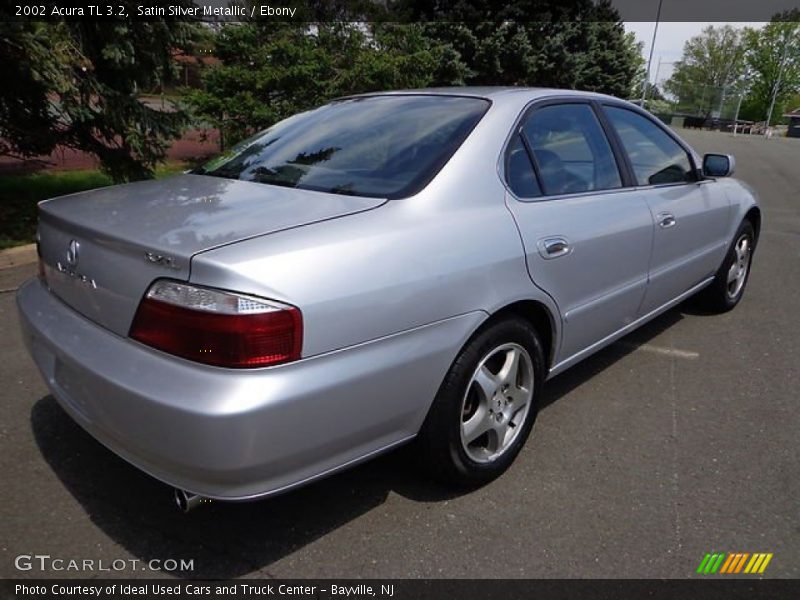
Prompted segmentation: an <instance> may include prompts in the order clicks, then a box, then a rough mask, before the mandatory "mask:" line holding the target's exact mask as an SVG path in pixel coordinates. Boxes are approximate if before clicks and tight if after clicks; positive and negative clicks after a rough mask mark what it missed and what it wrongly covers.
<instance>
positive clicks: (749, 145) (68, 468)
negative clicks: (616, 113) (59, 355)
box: [0, 130, 800, 578]
mask: <svg viewBox="0 0 800 600" xmlns="http://www.w3.org/2000/svg"><path fill="white" fill-rule="evenodd" d="M679 133H681V134H682V135H684V137H685V138H686V139H687V140H688V141H689V142H690V143H693V144H694V145H695V147H696V148H697V149H698V150H699V151H701V152H703V151H712V150H716V151H722V152H730V153H733V154H735V155H736V158H737V162H738V173H737V175H738V176H739V177H741V178H742V179H744V180H745V181H747V182H748V183H750V184H751V185H752V186H753V187H754V188H755V189H756V191H757V192H758V194H759V196H760V198H761V201H762V206H763V226H762V232H761V240H760V243H759V246H758V250H757V252H756V255H755V258H754V264H753V272H752V276H751V278H750V282H749V286H748V289H747V291H746V293H745V296H744V299H743V301H742V302H741V304H740V305H739V306H738V307H737V308H736V310H734V311H732V312H730V313H728V314H725V315H721V316H712V315H706V314H703V313H702V312H701V311H699V310H697V309H696V308H695V307H694V306H693V305H692V304H691V303H687V304H684V305H682V306H680V307H678V308H677V309H674V310H672V311H670V312H668V313H666V314H665V315H663V316H661V317H660V318H658V319H657V320H655V321H653V322H651V323H650V324H648V325H647V326H645V327H644V328H643V329H641V330H639V331H637V332H635V333H633V334H631V335H630V336H628V337H626V338H624V339H623V340H621V341H620V342H618V343H616V344H614V345H613V346H612V347H610V348H608V349H606V350H604V351H602V352H600V353H599V354H596V355H595V356H594V357H592V358H590V359H588V360H586V361H585V362H583V363H582V364H580V365H578V366H576V367H575V368H573V369H571V370H570V371H567V372H566V373H564V374H563V375H561V376H559V377H557V378H555V379H554V380H553V381H551V382H550V384H549V388H548V390H547V393H546V397H545V406H544V408H543V410H542V412H541V413H540V415H539V418H538V420H537V422H536V426H535V428H534V431H533V434H532V436H531V438H530V440H529V441H528V444H527V446H526V447H525V448H524V450H523V451H522V453H521V455H520V456H519V458H518V460H517V462H516V463H515V464H514V466H513V467H512V468H511V469H510V471H509V472H508V473H507V474H505V475H504V476H503V477H502V478H500V479H499V480H497V481H496V482H494V483H492V484H491V485H488V486H486V487H484V488H482V489H480V490H477V491H473V492H470V493H465V494H454V493H452V492H451V491H449V490H447V489H445V488H442V487H439V486H437V485H434V484H432V483H430V482H429V481H427V480H425V479H423V478H421V477H419V476H418V475H417V474H416V473H415V471H414V467H413V463H412V461H411V460H410V458H409V456H408V454H407V453H406V452H404V451H399V452H395V453H393V454H390V455H387V456H384V457H382V458H379V459H377V460H375V461H372V462H370V463H367V464H365V465H363V466H360V467H358V468H355V469H353V470H350V471H348V472H345V473H343V474H340V475H337V476H334V477H332V478H329V479H327V480H324V481H322V482H319V483H317V484H314V485H312V486H310V487H307V488H305V489H301V490H299V491H296V492H292V493H290V494H287V495H284V496H281V497H278V498H275V499H272V500H266V501H262V502H256V503H249V504H211V505H208V506H203V507H201V508H200V509H198V510H196V511H194V512H192V513H190V514H188V515H183V514H181V513H179V512H178V511H177V509H176V508H175V507H174V505H173V503H172V495H171V490H170V488H168V487H167V486H165V485H163V484H161V483H159V482H157V481H155V480H153V479H151V478H150V477H148V476H146V475H144V474H142V473H140V472H139V471H137V470H136V469H134V468H133V467H131V466H129V465H128V464H127V463H125V462H124V461H122V460H121V459H119V458H117V457H116V456H114V455H113V454H112V453H111V452H109V451H108V450H106V449H105V448H104V447H103V446H101V445H100V444H99V443H97V442H95V441H94V440H93V439H92V438H91V437H90V436H89V435H87V434H86V433H84V431H83V430H82V429H81V428H80V427H78V426H77V425H75V424H74V423H73V422H72V421H71V420H70V418H69V417H68V416H67V415H66V414H65V413H64V412H63V411H62V410H61V409H60V408H59V407H58V405H57V404H56V402H55V401H54V400H53V398H52V397H51V396H50V395H49V394H48V392H47V389H46V388H45V385H44V384H43V382H42V380H41V378H40V377H39V374H38V372H37V371H36V368H35V367H34V365H33V363H32V361H31V360H30V358H29V357H28V355H27V354H26V352H25V351H24V348H23V346H22V342H21V339H20V334H19V331H18V323H17V316H16V309H15V305H14V294H13V292H9V291H3V292H0V411H1V412H0V415H1V418H0V443H1V444H2V446H0V448H1V449H2V452H0V481H2V483H3V485H0V544H1V546H0V577H42V576H46V577H106V576H125V577H152V576H154V575H156V576H163V577H174V576H181V577H183V576H190V577H193V578H206V577H212V578H217V577H223V578H229V577H281V578H286V577H336V578H339V577H342V578H343V577H369V578H371V577H405V578H411V577H470V578H473V577H474V578H515V577H583V578H592V577H600V578H604V577H608V578H612V577H613V578H627V577H635V578H685V577H697V575H695V569H696V568H697V566H698V564H699V563H700V561H701V560H702V558H703V556H704V555H705V554H706V553H708V552H749V553H753V552H769V553H773V554H774V556H773V558H772V561H771V562H770V564H769V566H768V568H767V569H766V571H765V573H764V575H763V577H800V477H799V475H800V453H799V452H798V442H799V441H800V416H799V414H800V413H799V412H798V382H800V373H799V372H798V371H799V369H798V367H799V366H800V317H799V315H800V140H789V139H771V140H765V139H762V138H756V137H749V136H739V137H737V138H733V137H732V136H730V135H728V134H722V133H710V132H688V131H685V130H681V131H680V132H679ZM34 271H35V265H27V266H23V267H14V268H10V269H5V270H1V271H0V290H8V289H13V288H14V287H16V286H17V285H18V284H19V283H20V282H21V281H23V280H24V279H26V278H27V277H30V276H32V275H33V274H34ZM201 443H202V442H201ZM37 554H38V555H50V556H51V557H52V558H61V559H66V560H69V559H76V560H84V559H91V560H100V559H102V560H103V561H104V563H103V564H104V566H105V567H106V568H111V566H112V561H117V562H115V563H113V565H116V566H120V565H123V564H124V565H125V566H124V567H123V568H121V569H119V570H111V571H97V570H93V571H87V572H80V571H71V570H63V571H56V570H53V569H52V568H48V569H47V570H45V571H44V572H42V571H40V570H39V569H38V568H36V565H34V568H32V569H31V570H22V571H21V570H18V569H17V568H16V567H15V558H16V557H17V556H19V555H37ZM151 559H158V560H162V561H164V560H166V559H175V560H178V561H179V560H180V559H184V560H192V561H193V570H191V571H184V572H179V573H166V572H161V573H153V572H152V571H148V570H146V566H145V564H146V561H149V560H151ZM136 561H138V562H136ZM58 564H60V565H61V566H64V565H67V564H68V563H63V564H62V563H58ZM22 565H23V566H24V565H25V562H24V561H23V563H22ZM740 577H744V576H743V575H740Z"/></svg>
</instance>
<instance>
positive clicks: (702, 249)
mask: <svg viewBox="0 0 800 600" xmlns="http://www.w3.org/2000/svg"><path fill="white" fill-rule="evenodd" d="M604 109H605V112H606V115H607V116H608V119H609V121H610V123H611V124H612V126H613V127H614V129H615V131H616V132H617V134H618V136H619V138H620V142H621V144H622V146H623V147H624V148H625V152H626V154H627V155H628V158H629V160H630V164H631V167H632V170H633V173H634V176H635V177H636V180H637V185H638V186H639V187H638V188H637V192H636V193H637V195H639V197H641V198H643V199H644V200H645V201H646V202H647V205H648V207H649V208H650V212H651V214H652V216H653V221H654V238H653V252H652V258H651V261H650V267H649V284H648V287H647V294H646V296H645V299H644V303H643V304H642V308H641V313H642V314H647V313H649V312H651V311H653V310H655V309H656V308H658V307H660V306H662V305H663V304H665V303H667V302H669V301H670V300H673V299H674V298H676V297H678V296H680V295H681V294H683V293H684V292H686V291H687V290H689V289H691V288H692V287H693V286H695V285H697V284H698V283H700V282H702V281H704V280H705V279H707V278H708V277H710V276H711V275H713V274H714V273H715V271H716V270H717V269H718V268H719V266H720V264H721V263H722V259H723V257H724V255H725V249H726V246H727V240H726V233H727V230H728V222H729V220H730V214H729V210H730V203H729V201H728V199H727V197H726V196H725V194H724V193H719V191H718V190H715V189H714V186H715V182H714V181H711V180H702V179H700V178H699V177H698V174H697V170H696V169H695V167H694V164H693V161H692V158H691V156H690V155H689V153H688V152H686V150H685V149H684V148H683V147H682V146H681V145H680V144H679V143H678V142H677V141H676V140H675V139H674V138H673V137H672V136H671V135H670V134H669V133H667V132H666V131H664V129H663V128H662V127H661V126H660V125H658V124H657V123H655V122H654V121H652V120H651V119H650V118H648V117H646V116H644V115H642V114H639V113H637V112H634V111H632V110H629V109H626V108H623V107H619V106H606V107H604Z"/></svg>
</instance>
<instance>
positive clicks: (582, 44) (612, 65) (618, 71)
mask: <svg viewBox="0 0 800 600" xmlns="http://www.w3.org/2000/svg"><path fill="white" fill-rule="evenodd" d="M391 10H392V11H393V14H396V15H397V16H398V18H400V19H406V20H411V21H424V22H428V23H430V24H431V25H435V26H433V27H430V28H428V30H427V31H428V34H429V35H431V36H432V37H434V38H435V39H436V40H437V41H440V42H445V43H447V44H449V45H450V47H452V48H453V49H454V50H455V51H456V52H457V54H458V55H459V56H460V57H461V58H462V60H463V61H464V62H465V63H466V66H467V68H468V69H469V71H470V73H469V74H468V76H467V78H466V80H465V83H467V84H471V85H527V86H546V87H560V88H570V89H583V90H589V91H598V92H605V93H608V94H613V95H616V96H622V97H628V96H629V95H630V93H631V91H632V88H633V84H634V81H635V79H636V77H637V74H638V72H639V70H640V69H641V66H642V58H641V53H640V48H639V46H638V44H637V43H636V41H635V39H634V37H633V35H628V34H626V33H625V30H624V28H623V25H622V22H621V21H620V16H619V14H618V13H617V11H616V10H615V9H614V8H612V7H611V5H610V3H609V2H606V1H601V2H597V3H595V2H592V1H591V0H573V1H572V2H563V1H555V0H521V1H517V2H514V3H508V4H499V3H498V4H492V3H486V2H482V1H479V0H451V1H449V2H448V1H446V0H444V1H441V2H437V3H431V2H427V1H423V0H400V1H397V2H394V3H392V4H391Z"/></svg>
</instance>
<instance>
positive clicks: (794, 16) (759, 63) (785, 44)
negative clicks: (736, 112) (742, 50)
mask: <svg viewBox="0 0 800 600" xmlns="http://www.w3.org/2000/svg"><path fill="white" fill-rule="evenodd" d="M745 40H746V46H747V51H746V54H745V60H746V63H747V68H748V79H749V81H750V85H749V90H748V94H747V96H746V99H745V101H744V103H743V104H742V111H741V114H742V116H743V117H744V118H747V119H752V120H754V121H763V120H765V119H766V117H767V112H768V111H769V107H770V104H771V102H772V96H773V94H775V96H776V101H775V109H774V110H773V113H772V119H771V124H773V123H775V122H777V121H779V120H780V119H781V115H782V114H783V111H784V107H785V105H786V102H787V100H788V99H789V98H790V97H791V96H792V95H793V94H797V93H798V92H800V9H795V10H793V11H787V12H783V13H778V14H776V15H775V16H773V18H772V21H771V22H770V23H768V24H767V25H765V26H764V27H763V28H761V29H749V30H747V32H746V34H745Z"/></svg>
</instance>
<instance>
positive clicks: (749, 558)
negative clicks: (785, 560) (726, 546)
mask: <svg viewBox="0 0 800 600" xmlns="http://www.w3.org/2000/svg"><path fill="white" fill-rule="evenodd" d="M771 560H772V553H771V552H770V553H765V552H755V553H753V554H750V553H749V552H730V553H726V552H714V553H711V554H706V555H705V556H704V557H703V560H702V561H700V566H699V567H697V572H698V573H700V574H701V575H714V574H716V573H720V574H722V573H724V574H727V575H730V574H736V573H747V574H750V575H760V574H761V573H763V572H764V571H765V570H766V568H767V565H768V564H769V561H771Z"/></svg>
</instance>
